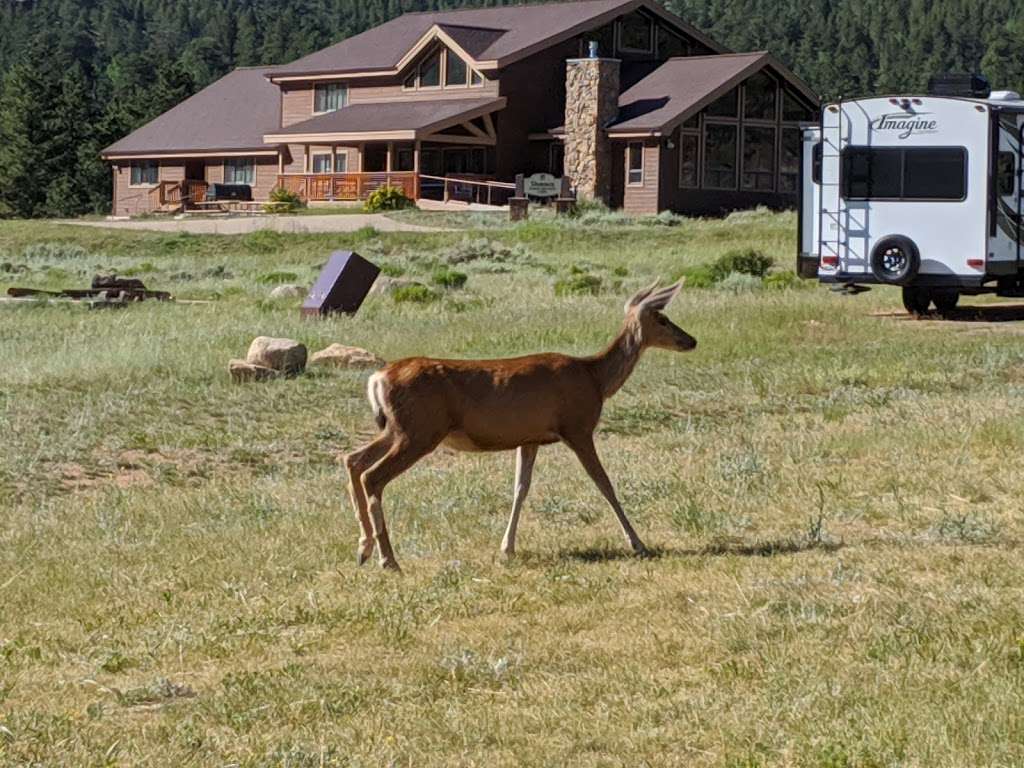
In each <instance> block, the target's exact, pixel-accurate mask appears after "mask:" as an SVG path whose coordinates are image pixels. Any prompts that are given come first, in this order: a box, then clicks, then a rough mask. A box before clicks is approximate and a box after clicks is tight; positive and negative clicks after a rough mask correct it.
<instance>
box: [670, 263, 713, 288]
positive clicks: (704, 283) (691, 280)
mask: <svg viewBox="0 0 1024 768" xmlns="http://www.w3.org/2000/svg"><path fill="white" fill-rule="evenodd" d="M682 277H685V278H686V287H687V288H710V287H711V286H712V285H714V284H715V273H714V271H712V269H711V266H710V265H708V264H697V265H695V266H692V267H687V268H686V269H684V270H683V271H682V272H680V273H679V274H678V275H676V278H675V281H678V280H679V279H680V278H682ZM675 281H673V282H675Z"/></svg>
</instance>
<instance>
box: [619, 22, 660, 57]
mask: <svg viewBox="0 0 1024 768" xmlns="http://www.w3.org/2000/svg"><path fill="white" fill-rule="evenodd" d="M653 26H654V25H653V24H652V23H651V20H650V19H649V18H647V17H646V16H644V15H643V14H642V13H631V14H629V15H628V16H624V17H623V18H622V21H620V22H619V50H622V51H636V52H640V53H650V52H651V32H652V28H653Z"/></svg>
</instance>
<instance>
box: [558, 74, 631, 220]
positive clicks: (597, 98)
mask: <svg viewBox="0 0 1024 768" xmlns="http://www.w3.org/2000/svg"><path fill="white" fill-rule="evenodd" d="M620 64H621V62H620V61H619V60H618V59H569V60H568V61H567V62H566V63H565V173H566V175H568V176H569V178H571V179H572V183H573V185H574V186H575V187H576V194H577V196H578V197H579V198H581V199H592V200H594V199H596V200H601V201H603V202H605V203H608V202H610V200H611V191H612V150H611V141H610V140H609V138H608V134H607V132H606V130H605V129H606V128H607V127H608V125H609V123H611V122H612V121H613V120H614V119H615V118H616V117H617V116H618V113H619V67H620Z"/></svg>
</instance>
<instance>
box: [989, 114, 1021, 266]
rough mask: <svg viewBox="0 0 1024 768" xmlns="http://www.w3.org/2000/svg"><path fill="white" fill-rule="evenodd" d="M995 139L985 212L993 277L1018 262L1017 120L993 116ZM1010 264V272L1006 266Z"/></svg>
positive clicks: (1009, 117)
mask: <svg viewBox="0 0 1024 768" xmlns="http://www.w3.org/2000/svg"><path fill="white" fill-rule="evenodd" d="M993 120H994V121H995V125H994V126H993V131H994V134H996V135H997V136H998V139H997V141H996V142H994V146H995V157H993V163H992V169H993V170H992V184H993V202H994V207H993V210H991V211H989V216H990V221H989V247H988V260H989V269H990V270H991V271H993V272H995V273H996V274H1007V273H1009V272H1016V271H1018V270H1019V268H1020V260H1021V255H1022V254H1021V245H1020V236H1021V223H1020V215H1021V209H1020V193H1021V185H1020V176H1021V157H1022V154H1021V153H1022V148H1021V127H1020V122H1021V116H1020V115H1016V114H1014V113H1007V112H997V113H995V114H994V115H993ZM1011 263H1012V264H1013V269H1012V270H1011V269H1010V268H1009V267H1010V264H1011Z"/></svg>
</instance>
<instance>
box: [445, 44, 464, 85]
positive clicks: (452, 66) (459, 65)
mask: <svg viewBox="0 0 1024 768" xmlns="http://www.w3.org/2000/svg"><path fill="white" fill-rule="evenodd" d="M446 56H447V57H448V66H447V68H446V69H445V73H444V84H445V85H449V86H450V85H466V76H467V74H468V71H467V67H466V62H464V61H463V60H462V59H460V58H459V57H458V56H456V55H455V54H454V53H452V52H451V51H448V53H447V54H446Z"/></svg>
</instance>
